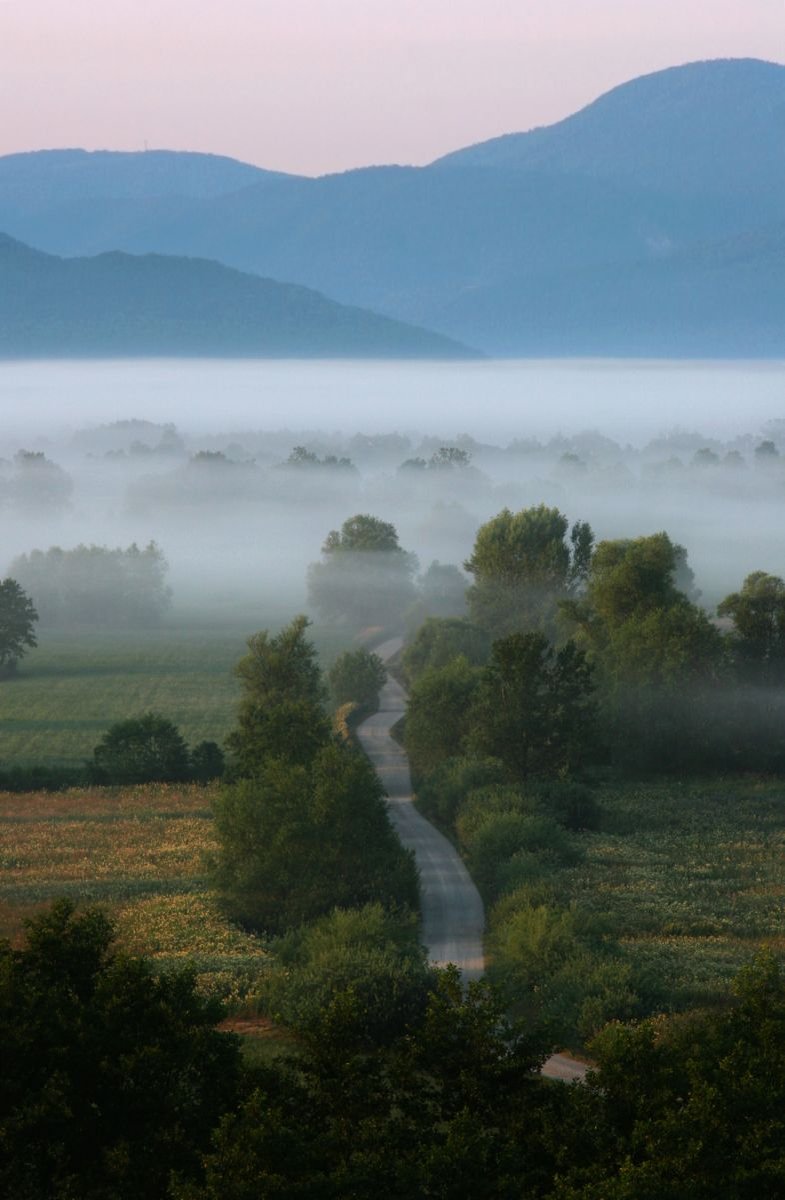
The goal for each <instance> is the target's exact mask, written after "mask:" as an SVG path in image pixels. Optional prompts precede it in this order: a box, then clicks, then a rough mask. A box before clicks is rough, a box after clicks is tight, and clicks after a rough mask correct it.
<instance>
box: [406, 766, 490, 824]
mask: <svg viewBox="0 0 785 1200" xmlns="http://www.w3.org/2000/svg"><path fill="white" fill-rule="evenodd" d="M506 778H507V772H506V771H505V769H504V766H503V765H502V763H500V762H499V760H498V759H495V758H448V759H446V760H445V761H444V762H442V763H441V764H440V765H439V766H438V767H437V768H436V770H435V771H432V772H431V774H430V775H428V776H427V778H426V779H424V780H423V781H422V783H421V784H420V786H419V788H418V790H417V803H418V806H419V808H420V809H422V811H423V812H424V813H425V815H426V816H427V817H430V818H431V819H432V820H435V821H436V822H437V824H439V825H442V826H444V827H446V828H451V827H452V825H453V823H454V821H455V817H456V814H457V812H458V809H459V807H460V805H461V804H462V803H463V801H464V800H465V798H466V796H467V795H468V794H469V793H470V792H473V791H475V790H476V789H478V788H482V787H486V786H487V787H489V786H491V785H494V784H501V783H503V782H504V781H505V780H506Z"/></svg>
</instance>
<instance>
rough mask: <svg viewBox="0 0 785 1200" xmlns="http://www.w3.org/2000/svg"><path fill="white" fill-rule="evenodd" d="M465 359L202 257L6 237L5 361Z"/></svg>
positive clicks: (446, 344)
mask: <svg viewBox="0 0 785 1200" xmlns="http://www.w3.org/2000/svg"><path fill="white" fill-rule="evenodd" d="M142 355H167V356H172V355H192V356H216V355H219V356H241V355H244V356H259V357H389V358H397V357H404V358H456V357H471V356H472V352H471V351H469V350H467V349H466V348H465V347H462V346H459V345H457V344H456V343H455V342H453V341H450V340H448V339H447V338H443V337H440V336H438V335H437V334H431V333H429V332H428V331H427V330H424V329H418V328H416V327H413V326H409V325H404V324H401V323H400V322H397V321H393V320H390V319H389V318H387V317H381V316H377V315H376V314H375V313H370V312H365V311H363V310H361V309H356V308H348V307H345V306H343V305H340V304H336V303H334V302H333V301H331V300H328V299H327V298H326V297H325V296H322V295H320V294H319V293H318V292H314V291H311V290H309V289H307V288H303V287H297V286H294V285H291V284H283V283H277V282H275V281H273V280H271V279H262V278H260V277H258V276H254V275H249V274H244V273H242V272H239V271H235V270H232V269H231V268H229V267H225V266H222V265H221V264H219V263H214V262H208V261H206V260H203V259H184V258H170V257H163V256H161V255H153V254H151V255H145V256H143V257H134V256H131V255H127V254H121V253H116V252H114V253H107V254H101V255H99V256H97V257H96V258H75V259H63V258H57V257H55V256H53V255H49V254H43V253H42V252H40V251H38V250H33V249H31V248H30V247H29V246H25V245H23V244H22V243H20V242H18V241H16V240H14V239H13V238H9V237H7V236H6V235H0V356H3V357H6V358H8V357H15V358H16V357H20V358H26V357H44V356H47V357H50V356H64V357H77V356H98V357H103V356H123V357H127V356H142Z"/></svg>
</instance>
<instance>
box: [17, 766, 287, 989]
mask: <svg viewBox="0 0 785 1200" xmlns="http://www.w3.org/2000/svg"><path fill="white" fill-rule="evenodd" d="M211 794H212V793H211V789H210V788H209V787H200V786H198V785H196V784H186V785H178V784H161V783H154V784H145V785H139V786H135V787H125V788H76V789H72V790H70V791H67V792H32V793H30V792H28V793H22V794H19V793H10V792H4V793H0V936H2V937H6V938H10V939H11V940H12V941H16V940H17V939H19V938H20V937H21V935H22V933H23V929H24V919H25V918H26V917H28V916H31V915H32V914H33V913H35V912H36V911H38V910H40V909H41V908H44V907H45V906H46V905H47V904H49V903H50V902H51V901H52V900H53V899H55V898H56V897H58V896H68V897H70V898H71V899H73V900H74V901H76V902H77V903H79V904H82V903H100V904H102V905H104V906H105V907H106V909H107V911H108V912H109V914H110V915H111V917H112V918H113V920H114V921H115V923H116V927H117V934H118V940H119V944H120V945H121V946H122V947H123V948H124V949H127V950H129V951H132V952H134V953H142V954H145V955H147V956H149V957H150V958H152V959H153V960H154V961H155V962H156V963H158V965H159V966H161V967H162V968H164V967H170V966H183V965H184V964H186V963H189V964H191V965H193V967H194V969H195V970H196V972H197V976H198V983H199V987H200V989H201V990H203V991H204V992H205V993H209V994H212V995H218V996H221V997H222V998H223V999H225V1000H227V1001H228V1002H229V1003H230V1004H240V1003H242V1001H243V1000H244V999H245V997H246V995H247V994H249V993H250V992H252V991H253V982H254V979H255V978H256V977H258V973H259V971H260V970H262V969H264V966H265V961H266V957H267V954H266V949H265V946H264V944H263V942H262V941H261V940H260V939H258V938H255V937H254V936H252V935H251V934H246V933H243V932H242V931H240V930H238V929H236V928H235V927H234V926H232V925H230V924H229V923H228V922H227V921H226V920H225V919H224V918H223V916H222V915H221V912H220V910H219V908H218V906H217V904H216V900H215V896H214V895H213V894H212V892H211V891H210V888H209V886H208V882H207V876H206V859H207V856H208V855H209V853H210V852H211V851H212V850H213V849H214V840H213V824H212V816H211V808H210V801H211Z"/></svg>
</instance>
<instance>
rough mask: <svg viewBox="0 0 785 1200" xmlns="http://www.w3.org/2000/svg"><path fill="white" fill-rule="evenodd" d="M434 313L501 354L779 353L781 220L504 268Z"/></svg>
mask: <svg viewBox="0 0 785 1200" xmlns="http://www.w3.org/2000/svg"><path fill="white" fill-rule="evenodd" d="M432 318H433V320H434V321H435V322H436V324H437V325H439V326H441V327H443V328H449V329H451V330H453V331H455V333H456V335H457V336H460V331H461V330H462V329H465V330H467V331H468V330H471V333H472V336H473V337H474V338H475V340H476V341H477V342H478V343H479V344H480V345H482V346H483V347H484V348H485V349H486V351H487V352H488V353H491V354H498V355H502V356H504V355H510V354H521V355H537V356H554V357H561V356H576V355H577V356H581V355H584V356H595V357H603V358H606V357H614V356H639V357H643V358H657V357H687V358H729V357H777V358H785V224H783V225H779V226H778V227H776V228H774V229H771V230H767V231H762V232H757V233H755V234H748V235H743V236H739V237H735V238H729V239H727V240H724V241H721V242H717V243H707V244H703V245H697V246H692V247H690V248H688V249H686V250H683V251H679V252H675V253H672V254H669V255H665V256H663V257H661V258H658V259H641V260H638V261H635V262H622V263H607V264H604V265H602V266H597V267H593V268H578V269H567V270H560V271H556V272H548V273H544V272H537V273H533V274H531V275H529V276H527V277H526V278H524V279H521V278H520V277H511V278H508V279H506V280H502V281H501V282H497V283H495V284H493V285H490V286H488V287H486V288H481V289H477V290H476V291H475V292H473V293H471V295H469V294H464V295H462V296H458V297H456V298H455V299H454V300H453V301H452V302H451V303H450V304H449V306H447V307H446V309H445V311H444V312H442V313H433V314H432Z"/></svg>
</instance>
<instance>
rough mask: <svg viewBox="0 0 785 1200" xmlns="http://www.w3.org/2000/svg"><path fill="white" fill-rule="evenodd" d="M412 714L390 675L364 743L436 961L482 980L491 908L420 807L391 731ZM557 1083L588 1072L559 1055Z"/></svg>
mask: <svg viewBox="0 0 785 1200" xmlns="http://www.w3.org/2000/svg"><path fill="white" fill-rule="evenodd" d="M402 645H403V639H402V638H390V639H389V641H386V642H383V643H382V645H381V646H376V647H375V652H376V654H378V655H379V657H380V658H382V659H384V660H385V661H387V660H388V659H390V658H392V656H393V655H394V654H396V653H397V652H398V651H399V650H400V648H401V646H402ZM405 711H406V693H405V691H404V690H403V688H402V687H401V685H400V684H399V683H398V682H397V680H395V679H393V678H392V677H391V676H389V675H388V676H387V683H386V684H385V685H384V687H383V688H382V691H381V695H380V697H379V711H378V712H377V713H374V715H373V716H372V717H368V719H367V720H366V721H363V723H362V725H360V726H359V727H358V729H357V736H358V738H359V740H360V744H361V745H362V747H363V749H364V750H365V752H366V754H367V755H368V757H369V758H370V760H371V762H372V763H373V765H374V767H375V768H376V770H377V772H378V774H379V776H380V778H381V780H382V783H383V784H384V787H385V791H386V792H387V799H388V804H389V808H390V817H391V819H392V822H393V825H394V826H395V828H396V830H397V831H398V835H399V837H400V839H401V841H402V842H403V844H404V846H407V847H408V848H409V849H411V850H413V851H414V856H415V859H416V861H417V866H418V868H419V871H420V894H421V902H422V903H421V907H422V921H423V941H424V942H425V945H426V947H427V949H428V952H429V954H430V958H431V962H433V963H435V964H436V965H437V966H446V964H447V963H455V964H456V966H458V967H460V969H461V973H462V975H463V978H464V980H467V981H468V980H470V979H479V978H480V976H481V975H482V973H483V971H484V970H485V956H484V952H483V935H484V933H485V909H484V908H483V903H482V900H481V898H480V893H479V892H478V891H477V888H476V887H475V886H474V883H473V882H472V878H471V876H470V875H469V872H468V871H467V870H466V867H465V866H464V864H463V860H462V859H461V857H460V855H459V854H458V852H457V850H456V849H455V847H454V846H453V844H452V842H449V841H448V840H447V838H446V837H444V836H443V834H441V833H439V831H438V830H437V829H434V827H433V825H431V823H430V822H429V821H426V819H425V817H423V816H421V814H420V813H419V812H418V811H417V809H416V808H415V807H414V800H413V797H412V781H411V776H410V774H409V760H408V759H407V757H406V754H405V752H404V750H403V747H401V746H399V745H398V743H397V742H396V741H395V739H394V738H392V737H390V730H391V728H392V727H393V725H395V723H396V721H399V720H400V718H401V717H402V716H403V714H404V712H405ZM542 1073H543V1075H547V1076H548V1077H549V1078H552V1079H564V1080H572V1079H582V1078H583V1076H584V1075H585V1074H586V1068H585V1067H584V1066H583V1064H582V1063H579V1062H576V1061H575V1060H574V1059H572V1058H569V1057H568V1056H567V1055H563V1054H554V1055H552V1057H551V1058H549V1059H548V1060H547V1062H546V1063H545V1064H544V1066H543V1068H542Z"/></svg>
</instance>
